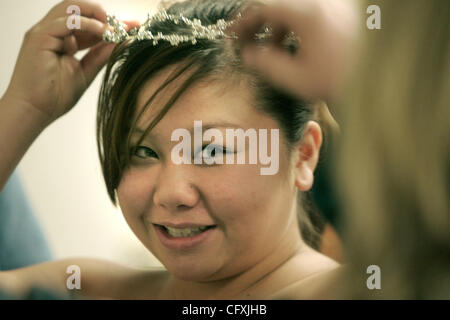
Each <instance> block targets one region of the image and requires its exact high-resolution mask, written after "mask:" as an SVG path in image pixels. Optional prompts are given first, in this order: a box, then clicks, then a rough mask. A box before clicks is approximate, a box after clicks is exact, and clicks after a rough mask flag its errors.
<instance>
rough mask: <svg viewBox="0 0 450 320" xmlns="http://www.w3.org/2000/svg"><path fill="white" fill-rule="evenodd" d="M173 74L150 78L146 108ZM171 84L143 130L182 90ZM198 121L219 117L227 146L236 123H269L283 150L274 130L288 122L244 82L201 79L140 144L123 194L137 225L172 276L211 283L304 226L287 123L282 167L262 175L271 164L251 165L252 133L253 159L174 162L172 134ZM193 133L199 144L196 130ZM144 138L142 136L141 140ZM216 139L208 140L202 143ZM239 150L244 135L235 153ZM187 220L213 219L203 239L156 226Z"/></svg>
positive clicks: (143, 97) (215, 122)
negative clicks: (265, 109) (256, 103)
mask: <svg viewBox="0 0 450 320" xmlns="http://www.w3.org/2000/svg"><path fill="white" fill-rule="evenodd" d="M165 77H167V74H165V75H164V74H161V75H160V76H158V77H156V78H154V79H152V80H151V81H149V82H148V83H146V84H145V85H144V86H143V88H142V90H141V91H140V94H139V96H138V105H137V106H138V110H141V109H142V107H143V105H144V104H145V102H146V101H147V100H148V99H149V97H151V96H152V94H153V93H154V92H155V90H156V89H157V88H158V87H159V86H160V85H161V84H162V81H163V80H165V79H166V78H165ZM173 85H175V86H176V82H174V83H173ZM171 88H173V86H169V88H168V89H165V90H164V91H163V92H162V93H161V94H159V95H157V97H156V99H155V100H154V101H153V102H152V103H151V104H150V105H149V108H148V109H147V111H146V113H144V116H143V117H142V118H141V119H140V120H139V122H138V125H137V127H138V128H146V127H147V126H148V124H149V123H150V122H151V121H152V120H153V119H154V117H155V116H156V115H157V114H158V113H159V111H160V110H161V107H162V106H163V105H164V104H165V102H166V101H167V97H169V96H170V92H173V91H171V90H172V89H171ZM198 120H201V121H202V127H203V132H205V131H206V129H207V127H209V126H210V125H211V127H213V128H216V129H218V130H219V131H220V132H222V133H223V136H224V141H223V143H222V144H221V146H222V147H223V148H227V145H229V143H228V142H227V141H226V139H225V137H226V129H227V128H232V127H231V126H234V127H235V128H242V129H243V130H244V131H245V130H247V129H250V128H253V129H255V130H256V132H259V130H260V129H268V137H269V139H268V150H269V154H270V150H271V148H272V150H276V149H275V148H273V147H272V146H271V144H272V143H271V141H270V132H271V131H270V129H279V125H278V123H277V122H276V121H275V120H274V119H272V118H271V117H269V116H267V115H266V114H264V113H261V112H259V111H257V110H256V109H255V107H253V106H252V99H251V97H250V96H249V92H248V90H247V89H245V87H242V86H239V84H237V85H235V86H233V85H229V86H228V87H225V86H224V83H220V82H217V81H215V82H209V83H208V84H207V85H205V84H203V85H200V84H199V85H197V86H195V87H191V88H190V89H188V90H187V91H186V92H185V94H184V95H182V96H181V97H180V98H179V99H178V100H177V102H176V103H175V104H174V105H173V106H172V108H171V109H170V110H169V111H168V113H167V114H166V115H165V116H164V117H163V118H162V119H161V120H160V121H159V122H158V124H157V125H156V126H155V127H154V128H153V129H152V130H151V131H150V134H149V135H148V136H147V138H146V139H145V140H144V141H143V142H142V143H141V144H140V145H139V146H141V148H138V149H137V150H136V151H135V152H134V155H133V156H132V158H133V159H132V163H131V164H130V166H129V168H127V169H126V171H125V172H124V173H123V176H122V179H121V182H120V184H119V186H118V189H117V194H118V198H119V203H120V207H121V209H122V212H123V214H124V216H125V219H126V220H127V222H128V224H129V225H130V227H131V229H132V230H133V231H134V233H135V234H136V235H137V237H138V238H139V239H140V240H141V242H142V243H143V244H144V245H145V246H146V247H147V248H148V249H149V250H150V251H151V252H152V253H153V254H154V255H155V256H156V257H157V258H158V259H159V260H160V261H161V262H162V263H163V264H164V266H165V267H166V268H167V270H168V271H169V272H170V273H171V274H172V275H174V276H175V277H177V278H179V279H183V280H192V281H208V280H217V279H222V278H225V277H229V276H232V275H235V274H237V273H239V272H242V271H244V270H245V269H246V268H249V267H251V266H253V265H255V264H256V263H257V262H258V261H261V259H263V258H265V257H266V256H267V255H269V254H271V253H273V251H274V249H275V248H276V245H277V244H278V243H280V241H281V240H282V239H283V238H286V237H287V236H288V230H289V229H290V228H292V227H293V225H295V226H296V216H295V215H296V212H295V211H296V206H295V199H296V188H295V178H293V177H292V175H291V173H290V170H289V166H290V159H288V152H287V149H286V146H285V144H284V137H283V134H282V132H281V131H280V134H279V143H278V145H279V169H278V172H277V173H276V174H273V175H261V170H260V169H261V168H263V167H267V166H268V165H266V164H261V163H260V161H259V157H258V161H257V164H249V163H248V162H249V160H248V152H249V143H248V141H246V146H245V148H246V150H245V151H246V152H247V157H246V161H245V164H236V162H235V164H214V165H207V164H194V163H192V164H179V165H177V164H175V163H174V162H173V161H172V158H171V152H172V149H173V148H174V146H175V145H177V144H179V141H180V140H176V141H171V136H172V133H173V132H174V130H176V129H179V128H184V129H187V130H189V131H191V129H192V128H193V126H194V121H198ZM235 128H232V129H235ZM191 135H192V144H194V142H193V140H194V135H193V129H192V132H191ZM140 136H141V134H136V135H135V136H133V138H132V140H131V145H132V146H133V145H134V143H137V141H138V139H139V138H140ZM258 142H259V141H258ZM209 143H210V141H205V140H203V143H202V145H208V144H209ZM218 150H219V149H216V152H218ZM236 150H237V146H236V143H235V148H234V149H233V150H227V152H235V151H236ZM242 151H243V150H240V151H239V152H242ZM193 152H196V150H193ZM193 154H194V153H193ZM217 154H220V153H216V155H217ZM224 162H225V161H224ZM182 224H185V225H191V226H214V227H213V228H211V229H208V230H207V231H205V232H203V233H202V234H200V235H197V236H195V237H187V238H175V239H174V238H170V236H169V235H168V234H167V233H165V231H162V229H161V228H160V227H158V226H157V225H172V226H174V227H176V226H180V225H182ZM290 234H292V233H290ZM293 241H295V239H293Z"/></svg>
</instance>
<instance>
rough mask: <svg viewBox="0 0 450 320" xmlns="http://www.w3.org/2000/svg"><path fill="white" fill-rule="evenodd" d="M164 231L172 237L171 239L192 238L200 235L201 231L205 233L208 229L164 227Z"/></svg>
mask: <svg viewBox="0 0 450 320" xmlns="http://www.w3.org/2000/svg"><path fill="white" fill-rule="evenodd" d="M164 229H165V230H166V232H167V233H168V234H169V235H170V236H172V237H176V238H179V237H192V236H195V235H197V234H200V233H202V232H203V231H205V230H206V229H208V227H197V228H183V229H180V228H171V227H166V226H164Z"/></svg>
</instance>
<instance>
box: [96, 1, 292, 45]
mask: <svg viewBox="0 0 450 320" xmlns="http://www.w3.org/2000/svg"><path fill="white" fill-rule="evenodd" d="M241 17H242V15H241V13H238V15H237V19H240V18H241ZM166 21H171V22H172V23H174V24H177V25H178V24H181V23H182V24H184V25H185V26H187V27H188V28H189V29H190V31H188V32H187V33H186V34H177V33H174V34H163V33H162V32H157V33H155V34H154V33H152V30H151V28H152V24H154V23H155V22H166ZM235 21H236V20H231V21H225V20H224V19H220V20H218V21H217V22H216V23H215V24H212V25H208V26H203V25H202V22H201V21H200V20H199V19H193V20H191V19H188V18H186V17H184V16H183V15H182V14H179V15H172V14H168V13H167V12H166V11H165V10H161V11H159V12H157V13H156V14H154V15H151V14H150V13H148V14H147V20H146V21H145V22H144V23H143V24H142V25H141V26H140V27H136V28H133V29H131V30H130V31H128V32H127V31H126V30H125V27H126V25H125V24H124V23H122V22H120V21H119V20H118V19H116V17H115V16H114V15H109V14H107V15H106V24H107V25H108V26H110V27H112V28H113V30H112V31H111V30H107V31H106V32H105V33H104V34H103V40H104V41H106V42H112V43H116V44H119V43H122V42H124V41H126V40H134V41H136V40H137V41H142V40H153V45H157V44H158V43H159V41H168V42H170V44H171V45H172V46H178V45H179V44H180V43H184V42H191V43H192V44H193V45H195V44H196V43H197V40H199V39H207V40H216V39H237V38H238V37H237V36H236V35H235V34H234V33H232V34H230V35H227V34H226V33H225V30H226V29H227V28H228V27H230V26H231V25H233V24H234V22H235ZM271 36H272V29H271V28H270V26H264V28H263V32H260V33H256V34H255V40H256V41H259V42H264V41H266V40H268V39H270V37H271ZM283 45H284V46H286V47H287V48H288V49H290V50H291V51H294V52H295V51H296V50H297V49H298V46H299V39H298V37H297V36H296V35H295V34H294V33H293V32H290V33H289V34H288V35H287V36H286V37H285V39H284V41H283Z"/></svg>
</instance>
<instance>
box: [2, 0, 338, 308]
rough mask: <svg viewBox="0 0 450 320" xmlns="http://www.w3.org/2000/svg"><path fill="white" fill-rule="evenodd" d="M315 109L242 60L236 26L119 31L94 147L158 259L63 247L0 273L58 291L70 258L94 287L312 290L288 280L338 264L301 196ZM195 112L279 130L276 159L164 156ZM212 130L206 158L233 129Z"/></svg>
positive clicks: (210, 17) (90, 293)
mask: <svg viewBox="0 0 450 320" xmlns="http://www.w3.org/2000/svg"><path fill="white" fill-rule="evenodd" d="M249 3H251V2H250V1H243V0H242V1H241V0H232V1H228V0H227V1H225V0H224V1H212V0H202V1H194V0H189V1H184V2H180V3H176V4H173V5H172V6H170V7H169V8H167V12H168V13H169V14H180V13H181V14H183V15H184V16H185V17H187V18H189V19H194V18H197V19H199V20H200V21H201V22H202V24H204V25H209V24H214V23H216V22H217V20H219V19H225V20H231V19H233V18H235V16H236V14H237V13H238V12H240V11H242V10H243V9H245V7H246V6H247V5H248V4H249ZM82 12H83V10H82ZM152 31H153V32H154V33H156V32H158V31H161V32H165V33H178V34H182V33H183V32H186V30H185V27H183V25H182V24H174V23H172V22H170V21H162V22H156V23H154V24H153V25H152ZM39 94H41V95H42V92H41V93H39ZM317 115H318V110H317V106H316V105H314V104H312V103H310V102H308V101H306V100H302V99H299V98H296V97H293V96H291V95H289V94H287V93H285V92H283V91H280V90H278V89H277V88H275V87H273V86H271V85H269V84H268V83H267V82H265V81H264V80H263V79H262V78H260V77H259V76H258V75H257V74H256V73H254V72H252V71H250V70H248V69H246V68H245V67H244V66H243V65H242V63H241V60H240V58H239V55H238V50H237V48H236V46H234V45H233V41H232V40H224V39H215V40H210V39H208V40H206V39H201V40H198V41H197V43H196V44H195V45H193V44H192V43H183V44H180V45H178V46H172V45H171V44H170V43H168V42H164V41H162V42H160V43H159V44H157V45H155V44H154V43H153V41H150V40H143V41H125V42H123V43H122V44H120V45H118V46H117V47H116V48H115V49H114V51H113V52H112V55H111V57H110V58H109V62H108V64H107V70H106V74H105V77H104V80H103V83H102V88H101V92H100V97H99V107H98V117H97V119H98V121H97V124H98V127H97V129H98V130H97V138H98V147H99V155H100V161H101V164H102V169H103V175H104V179H105V183H106V188H107V190H108V194H109V196H110V198H111V201H112V202H113V203H114V204H118V205H120V208H121V210H122V212H123V215H124V217H125V219H126V221H127V223H128V225H129V226H130V228H131V229H132V231H133V232H134V233H135V235H136V236H137V237H138V238H139V240H140V241H141V242H142V243H143V244H144V246H145V247H146V248H147V249H148V250H149V251H150V252H151V253H153V254H154V255H155V256H156V257H157V258H158V259H159V260H160V261H161V263H162V264H163V265H164V266H165V270H133V269H128V268H125V267H121V266H118V265H115V264H111V263H109V262H105V261H98V260H91V259H69V260H63V261H56V262H50V263H46V264H42V265H37V266H31V267H27V268H24V269H20V270H15V271H12V272H9V273H7V274H2V277H4V278H5V279H6V278H8V279H10V280H11V283H18V284H17V285H16V287H18V288H19V289H18V291H23V290H22V289H23V288H26V287H27V286H29V285H31V284H34V285H36V284H37V285H41V286H44V287H50V288H59V290H61V292H65V291H66V279H67V276H68V275H67V273H66V269H67V267H68V266H70V265H78V266H79V267H80V270H81V277H82V279H81V286H82V289H81V291H80V292H81V294H82V295H83V296H84V297H90V298H159V299H172V298H173V299H179V298H184V299H202V298H203V299H214V298H270V297H272V296H273V295H274V294H275V293H276V292H281V293H284V294H285V298H292V299H295V298H297V297H302V298H305V297H308V296H309V295H310V294H313V293H314V290H312V289H311V290H309V289H307V288H306V287H305V288H304V289H302V290H300V291H298V290H292V291H289V292H287V291H284V289H286V288H287V287H289V288H292V285H295V284H301V283H303V281H304V280H306V279H308V283H309V285H308V287H309V288H313V287H315V286H314V285H313V284H314V283H315V284H316V286H321V285H322V284H323V280H320V279H325V278H322V275H326V274H329V273H330V272H335V271H336V270H339V264H338V263H337V262H335V261H334V260H332V259H330V258H328V257H326V256H324V255H323V254H321V253H319V252H318V251H316V249H317V247H318V244H319V235H318V233H317V232H316V230H315V229H314V228H313V227H312V225H311V221H310V220H309V213H308V212H307V210H309V208H310V206H307V205H306V204H307V202H308V201H309V200H308V191H309V190H310V189H311V187H312V185H313V181H314V171H315V169H316V166H317V163H318V158H319V153H320V150H321V146H322V143H323V139H324V137H323V134H322V130H321V127H320V125H319V124H318V121H319V120H320V119H318V118H317ZM199 120H201V121H203V123H205V124H211V123H219V122H221V123H224V122H225V123H226V125H221V126H219V125H215V126H214V128H213V129H215V130H218V131H217V132H221V133H225V132H226V129H227V128H230V127H233V128H240V129H242V130H244V131H245V130H248V129H254V130H256V131H259V130H267V131H268V132H271V130H275V129H276V130H279V132H280V136H279V142H280V143H279V149H278V150H279V154H278V158H279V170H278V171H277V173H276V174H273V175H261V174H260V172H261V168H263V167H264V166H265V164H264V163H261V161H258V162H257V163H256V164H253V163H250V162H249V161H246V162H245V163H242V164H236V163H235V164H226V163H225V164H212V165H209V164H205V163H203V164H195V163H190V164H176V163H174V162H173V161H172V158H171V151H172V149H173V147H174V146H175V144H176V143H177V142H176V141H172V139H171V137H172V133H173V132H174V130H176V129H178V128H185V129H187V130H190V129H192V124H193V123H195V121H199ZM138 128H140V129H141V131H144V132H143V133H141V134H137V130H138ZM143 128H144V129H143ZM142 129H143V130H142ZM215 143H216V145H217V147H216V148H215V151H214V157H216V158H217V157H222V156H223V155H224V154H223V153H221V152H220V150H222V151H224V150H227V152H229V153H231V154H233V153H234V154H237V153H239V152H240V150H238V149H237V144H234V147H233V146H231V144H230V141H222V144H221V145H219V142H218V141H215ZM266 147H267V148H268V149H271V148H270V144H268V146H266ZM245 148H246V150H247V151H248V146H247V145H246V146H245ZM271 150H272V149H271ZM241 151H242V150H241ZM210 155H211V154H210ZM38 274H39V275H40V276H39V277H37V275H38ZM311 282H312V283H311ZM308 290H309V291H308ZM297 294H298V296H297Z"/></svg>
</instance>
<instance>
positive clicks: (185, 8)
mask: <svg viewBox="0 0 450 320" xmlns="http://www.w3.org/2000/svg"><path fill="white" fill-rule="evenodd" d="M255 3H257V2H256V1H254V0H247V1H246V0H187V1H184V2H177V3H174V4H172V5H170V6H169V7H166V8H165V9H166V11H167V13H169V14H174V15H177V14H182V15H183V16H185V17H187V18H189V19H191V20H192V19H194V18H196V19H199V20H200V21H201V22H202V24H203V25H210V24H215V23H216V22H217V20H219V19H225V20H232V19H234V18H235V16H236V15H237V13H239V12H241V11H242V10H244V9H245V8H246V7H247V6H248V5H250V4H255ZM189 30H190V29H189V28H188V27H186V25H183V24H182V23H179V24H174V23H173V22H167V21H166V22H158V23H154V24H152V32H153V33H154V34H155V33H157V32H162V33H164V34H172V33H178V34H183V33H186V32H189ZM169 66H176V68H175V72H174V73H172V74H171V76H170V77H169V79H168V80H167V81H166V82H165V83H164V84H163V85H162V86H161V87H160V88H159V89H158V90H157V91H156V92H155V94H154V95H153V96H152V97H151V98H150V99H149V100H148V101H147V103H146V104H145V106H144V108H142V111H141V112H140V114H139V115H138V116H137V117H136V118H135V113H136V108H137V103H136V102H137V95H138V93H139V91H140V89H141V87H142V86H143V84H144V83H145V82H146V81H148V80H149V79H151V78H153V77H155V76H156V75H157V74H158V73H159V72H161V71H162V70H164V69H166V68H167V67H169ZM182 75H183V76H186V75H187V79H186V80H185V81H184V82H183V84H182V85H181V86H180V87H179V88H178V90H177V91H176V93H175V94H174V95H173V96H171V97H170V99H169V101H168V103H167V104H166V105H165V106H164V107H163V108H162V111H161V112H160V114H159V115H158V116H157V117H156V118H155V119H154V120H153V121H152V123H151V124H150V125H149V126H148V128H147V129H146V131H145V132H144V134H143V135H142V137H141V138H140V141H139V142H138V144H139V143H140V142H141V141H142V140H143V139H144V137H145V136H146V134H147V133H148V132H149V131H150V130H151V129H152V128H153V127H154V126H155V125H156V124H157V123H158V121H159V120H161V118H162V117H163V116H164V115H165V114H166V113H167V111H168V110H169V109H170V108H171V106H172V105H173V104H174V103H175V101H176V100H177V99H178V98H179V97H180V96H181V95H182V94H183V92H185V91H186V90H187V89H188V88H190V87H191V86H192V85H193V84H196V83H199V82H202V81H206V80H208V81H213V80H219V81H220V80H222V82H224V81H225V82H230V80H231V81H234V80H236V81H238V82H236V81H234V83H243V84H244V85H247V86H248V88H249V89H250V91H251V93H252V95H253V96H254V98H255V100H254V101H255V107H256V108H258V109H260V110H262V111H264V112H266V113H267V114H268V115H270V116H271V117H273V118H274V119H275V120H277V121H278V122H279V124H280V129H281V131H282V132H283V134H284V136H285V141H286V143H287V145H288V147H290V148H288V149H289V150H291V148H292V147H293V145H294V143H296V142H298V141H299V140H300V139H301V138H302V135H303V129H304V125H305V124H306V123H307V122H308V120H311V119H314V115H315V112H314V108H313V107H312V106H311V105H310V104H308V103H307V102H305V101H299V100H298V99H296V98H294V97H292V96H291V95H289V94H287V93H285V92H282V91H281V90H279V89H276V88H274V87H272V86H271V85H269V84H268V83H267V82H265V81H264V79H262V78H261V77H259V76H258V75H257V74H255V73H254V72H252V71H249V70H248V69H246V68H245V67H244V66H243V65H242V63H241V60H240V58H239V54H238V49H237V47H236V46H234V44H233V42H232V40H226V41H224V40H202V39H201V40H198V41H197V43H196V44H195V45H193V44H191V43H182V44H179V45H178V46H172V45H171V44H170V43H168V42H165V41H160V42H159V43H158V44H157V45H154V44H153V41H151V40H143V41H132V40H127V41H125V42H123V43H122V44H120V45H118V46H117V47H116V48H115V50H114V52H113V53H112V55H111V58H110V60H109V62H108V65H107V69H106V74H105V77H104V79H103V83H102V87H101V91H100V96H99V106H98V114H97V142H98V152H99V156H100V162H101V165H102V170H103V176H104V179H105V182H106V188H107V191H108V194H109V197H110V199H111V201H112V202H113V204H114V205H116V197H115V189H116V188H117V186H118V185H119V182H120V179H121V175H122V172H123V170H124V169H125V168H126V167H127V165H128V164H129V162H130V147H129V145H130V136H131V133H132V132H133V130H134V127H135V125H136V123H137V120H138V119H139V117H140V116H141V115H142V114H143V113H144V112H145V110H146V109H147V107H148V106H149V104H150V103H151V101H152V100H153V99H154V98H155V96H156V95H157V94H158V93H159V92H160V91H161V90H162V89H164V88H165V87H167V86H168V85H169V84H170V83H171V82H172V81H174V80H175V79H178V78H179V77H181V76H182ZM299 203H300V205H299V214H298V218H299V225H300V228H301V234H302V237H303V238H304V240H305V241H306V242H307V243H308V244H309V245H311V246H312V247H314V248H317V247H318V245H319V244H320V232H321V231H322V228H323V224H324V223H323V220H322V219H320V215H318V214H317V213H316V212H315V210H314V208H313V206H312V204H311V201H310V200H309V195H308V193H301V194H300V197H299ZM311 217H312V218H313V219H314V220H315V221H314V222H315V224H314V225H313V224H312V223H311Z"/></svg>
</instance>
